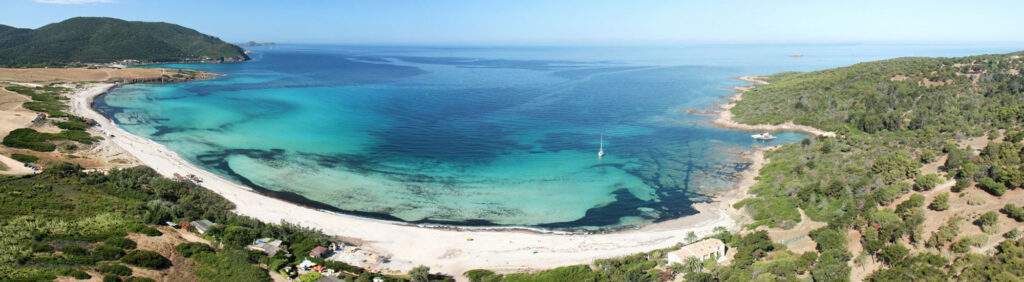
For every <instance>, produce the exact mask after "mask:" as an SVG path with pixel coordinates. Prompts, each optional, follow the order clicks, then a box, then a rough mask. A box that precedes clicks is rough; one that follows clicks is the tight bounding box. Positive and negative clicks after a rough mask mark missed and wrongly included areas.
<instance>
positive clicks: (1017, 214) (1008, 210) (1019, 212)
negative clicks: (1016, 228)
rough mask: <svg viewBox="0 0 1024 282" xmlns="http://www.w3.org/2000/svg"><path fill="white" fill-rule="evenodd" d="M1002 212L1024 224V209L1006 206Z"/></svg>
mask: <svg viewBox="0 0 1024 282" xmlns="http://www.w3.org/2000/svg"><path fill="white" fill-rule="evenodd" d="M1000 211H1002V212H1003V213H1004V214H1006V216H1007V217H1009V218H1012V219H1013V220H1016V221H1017V222H1024V207H1019V206H1017V205H1014V204H1006V206H1003V208H1002V209H1001V210H1000Z"/></svg>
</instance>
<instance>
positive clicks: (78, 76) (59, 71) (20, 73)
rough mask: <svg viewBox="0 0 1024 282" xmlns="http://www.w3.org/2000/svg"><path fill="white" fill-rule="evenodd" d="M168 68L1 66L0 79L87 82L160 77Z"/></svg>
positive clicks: (166, 72)
mask: <svg viewBox="0 0 1024 282" xmlns="http://www.w3.org/2000/svg"><path fill="white" fill-rule="evenodd" d="M169 73H170V72H169V71H168V70H166V69H115V68H98V69H89V68H27V69H12V68H0V80H3V81H16V82H86V81H118V80H124V79H149V78H160V77H161V76H163V75H165V74H169Z"/></svg>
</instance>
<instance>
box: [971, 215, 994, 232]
mask: <svg viewBox="0 0 1024 282" xmlns="http://www.w3.org/2000/svg"><path fill="white" fill-rule="evenodd" d="M996 223H999V214H997V213H996V212H993V211H990V212H986V213H984V214H982V215H981V216H979V217H978V220H975V221H974V224H976V225H978V227H981V230H982V231H985V232H992V231H995V227H996Z"/></svg>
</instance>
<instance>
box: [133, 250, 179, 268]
mask: <svg viewBox="0 0 1024 282" xmlns="http://www.w3.org/2000/svg"><path fill="white" fill-rule="evenodd" d="M121 262H124V263H127V264H130V265H134V266H138V267H145V268H149V269H166V268H168V267H170V266H171V261H170V260H167V258H165V257H164V256H162V255H160V254H158V253H156V252H153V251H146V250H134V251H131V252H129V253H128V254H127V255H125V256H124V257H123V258H121Z"/></svg>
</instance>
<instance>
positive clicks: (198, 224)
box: [188, 219, 217, 234]
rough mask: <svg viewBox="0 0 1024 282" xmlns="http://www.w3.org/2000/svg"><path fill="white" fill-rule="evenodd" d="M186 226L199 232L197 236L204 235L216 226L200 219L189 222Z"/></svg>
mask: <svg viewBox="0 0 1024 282" xmlns="http://www.w3.org/2000/svg"><path fill="white" fill-rule="evenodd" d="M188 225H189V226H191V227H195V228H196V231H197V232H199V234H206V232H207V231H210V228H213V226H215V225H217V224H216V223H213V222H212V221H209V220H205V219H200V220H196V221H193V222H189V223H188Z"/></svg>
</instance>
